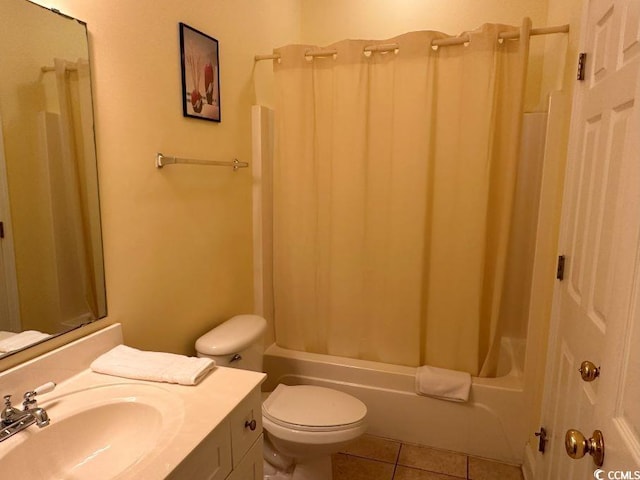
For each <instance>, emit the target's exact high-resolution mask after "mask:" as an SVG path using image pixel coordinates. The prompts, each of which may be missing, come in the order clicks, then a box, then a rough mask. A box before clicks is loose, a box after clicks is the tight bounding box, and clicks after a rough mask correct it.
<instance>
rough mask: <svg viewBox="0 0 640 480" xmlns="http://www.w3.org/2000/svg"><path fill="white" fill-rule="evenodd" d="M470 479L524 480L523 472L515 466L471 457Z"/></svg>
mask: <svg viewBox="0 0 640 480" xmlns="http://www.w3.org/2000/svg"><path fill="white" fill-rule="evenodd" d="M469 478H470V479H472V480H522V478H523V477H522V470H521V469H520V467H516V466H515V465H506V464H504V463H499V462H494V461H491V460H485V459H484V458H475V457H469Z"/></svg>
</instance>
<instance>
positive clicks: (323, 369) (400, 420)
mask: <svg viewBox="0 0 640 480" xmlns="http://www.w3.org/2000/svg"><path fill="white" fill-rule="evenodd" d="M516 345H518V342H514V341H510V340H509V339H505V340H503V342H502V347H503V348H502V352H501V358H500V366H499V369H498V371H499V374H501V376H499V377H496V378H477V377H474V378H473V382H472V387H471V396H470V399H469V402H467V403H454V402H447V401H443V400H436V399H432V398H428V397H424V396H419V395H416V394H415V393H414V375H415V370H416V369H415V368H411V367H404V366H398V365H389V364H385V363H378V362H370V361H365V360H354V359H350V358H344V357H335V356H331V355H319V354H314V353H306V352H298V351H294V350H287V349H284V348H280V347H278V346H277V345H275V344H273V345H271V346H270V347H269V348H267V350H266V352H265V359H264V362H265V363H264V371H265V372H267V374H268V378H267V381H266V383H265V384H264V388H265V390H268V391H271V390H273V389H274V388H275V387H276V385H277V384H278V383H284V384H287V385H299V384H310V385H321V386H326V387H330V388H335V389H337V390H342V391H343V392H347V393H349V394H351V395H354V396H355V397H357V398H359V399H360V400H362V401H363V402H364V403H365V404H366V405H367V408H368V421H369V429H368V433H370V434H372V435H378V436H381V437H386V438H391V439H395V440H400V441H403V442H407V443H418V444H422V445H429V446H432V447H436V448H442V449H446V450H455V451H458V452H464V453H467V454H470V455H477V456H481V457H486V458H492V459H496V460H501V461H504V462H510V463H516V464H521V463H522V456H523V451H524V446H525V443H526V441H527V432H526V417H527V415H526V414H525V412H524V409H525V407H526V406H525V398H524V392H523V387H522V368H521V365H522V364H523V363H522V360H523V352H522V348H516V347H515V346H516Z"/></svg>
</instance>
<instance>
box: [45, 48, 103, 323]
mask: <svg viewBox="0 0 640 480" xmlns="http://www.w3.org/2000/svg"><path fill="white" fill-rule="evenodd" d="M54 65H55V76H56V87H57V89H56V93H57V99H58V107H59V111H60V113H59V116H58V132H59V141H58V142H59V155H57V156H52V157H51V158H52V161H51V165H50V168H49V171H50V173H51V174H52V176H53V178H54V179H55V181H53V182H52V187H51V192H52V205H53V206H54V209H53V210H54V212H53V213H54V215H55V214H56V213H58V215H57V219H56V221H55V222H54V238H55V243H56V250H57V269H58V280H59V282H58V283H59V289H60V292H59V293H60V310H61V316H62V321H63V322H67V324H68V323H83V322H86V321H89V320H94V319H96V318H99V316H100V313H99V312H100V305H99V295H98V293H97V289H98V288H101V286H100V285H99V284H97V283H96V279H97V278H102V273H101V272H100V276H99V277H98V276H97V273H96V268H102V265H96V262H95V252H93V251H92V248H94V247H92V246H93V245H96V244H95V243H94V242H93V239H94V237H95V236H96V232H95V229H96V225H95V223H96V222H99V220H98V219H99V215H98V212H97V210H96V209H97V208H98V207H97V205H94V204H92V202H91V201H90V199H92V198H97V195H96V191H91V189H94V190H96V189H97V185H94V184H95V180H94V179H95V178H97V174H96V172H95V168H96V167H95V163H96V162H95V151H94V150H93V149H94V145H95V143H94V141H93V113H92V106H91V105H92V104H91V84H90V81H91V78H90V69H89V62H88V61H87V60H84V59H78V60H77V61H76V62H68V61H66V60H63V59H59V58H56V59H54ZM70 67H71V68H70ZM56 206H57V208H56ZM97 228H98V229H99V228H100V227H99V225H97ZM98 234H99V231H98Z"/></svg>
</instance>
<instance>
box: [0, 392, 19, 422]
mask: <svg viewBox="0 0 640 480" xmlns="http://www.w3.org/2000/svg"><path fill="white" fill-rule="evenodd" d="M15 415H16V409H15V408H13V405H11V395H5V396H4V408H3V409H2V413H0V419H1V420H2V422H1V423H2V424H3V425H5V426H6V425H10V424H11V423H12V422H13V418H14V417H15Z"/></svg>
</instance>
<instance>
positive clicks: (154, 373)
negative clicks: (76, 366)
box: [91, 345, 216, 385]
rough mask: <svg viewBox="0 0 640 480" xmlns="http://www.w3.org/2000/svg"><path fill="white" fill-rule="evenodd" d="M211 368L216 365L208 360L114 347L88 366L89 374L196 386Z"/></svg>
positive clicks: (123, 346)
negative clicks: (91, 371)
mask: <svg viewBox="0 0 640 480" xmlns="http://www.w3.org/2000/svg"><path fill="white" fill-rule="evenodd" d="M215 366H216V362H214V361H213V360H211V359H210V358H196V357H185V356H184V355H176V354H174V353H163V352H144V351H142V350H136V349H135V348H131V347H127V346H126V345H118V346H117V347H115V348H113V349H111V350H109V351H108V352H107V353H105V354H103V355H101V356H99V357H98V358H96V359H95V360H94V361H93V363H92V364H91V370H93V371H94V372H98V373H104V374H106V375H115V376H116V377H125V378H135V379H137V380H149V381H151V382H165V383H178V384H180V385H196V384H197V383H198V382H199V381H200V380H202V379H203V378H204V377H205V375H206V374H207V373H208V372H209V371H210V370H212V369H213V367H215Z"/></svg>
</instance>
